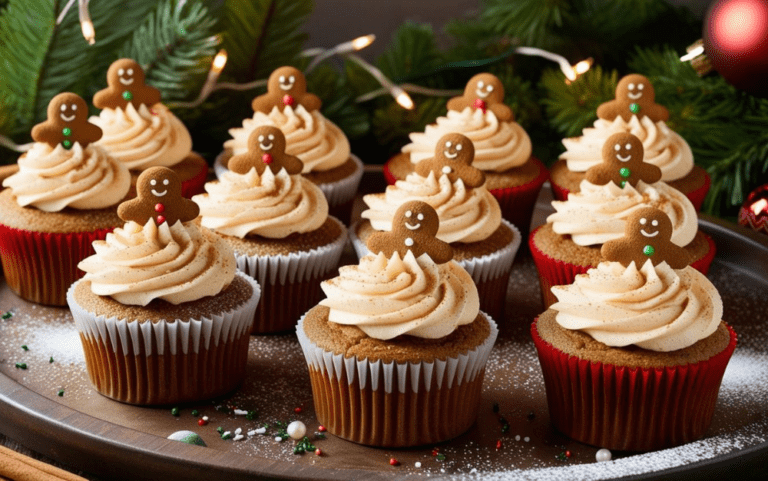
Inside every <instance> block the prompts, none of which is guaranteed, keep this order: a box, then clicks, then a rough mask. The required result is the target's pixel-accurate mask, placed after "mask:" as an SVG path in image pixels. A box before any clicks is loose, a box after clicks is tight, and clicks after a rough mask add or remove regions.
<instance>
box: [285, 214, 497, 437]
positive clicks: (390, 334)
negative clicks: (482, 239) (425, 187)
mask: <svg viewBox="0 0 768 481" xmlns="http://www.w3.org/2000/svg"><path fill="white" fill-rule="evenodd" d="M438 224H439V220H438V217H437V213H436V212H435V210H434V209H432V208H431V207H430V206H429V205H428V204H426V203H424V202H418V201H413V202H407V203H406V204H403V205H402V206H401V208H400V209H398V211H397V213H396V215H395V218H394V221H393V225H392V228H391V229H390V230H391V231H390V232H381V233H377V234H375V235H374V236H372V237H371V238H370V240H369V243H368V247H369V248H370V250H371V252H373V254H369V255H367V256H365V257H363V258H362V259H361V260H360V264H359V265H355V266H344V267H341V268H340V269H339V277H336V278H334V279H331V280H329V281H325V282H323V284H322V288H323V291H325V293H326V295H327V298H326V299H324V300H323V301H321V302H320V305H318V306H316V307H314V308H312V309H311V310H310V311H309V312H307V313H306V315H305V316H304V317H303V318H302V320H301V321H300V322H299V325H298V326H297V328H296V333H297V335H298V338H299V343H300V344H301V348H302V350H303V351H304V355H305V357H306V360H307V365H308V367H309V374H310V379H311V381H312V395H313V398H314V403H315V412H316V414H317V419H318V421H319V422H320V423H321V424H322V425H323V426H325V427H326V428H327V429H328V432H330V433H331V434H334V435H336V436H339V437H341V438H344V439H348V440H350V441H354V442H356V443H360V444H366V445H371V446H382V447H406V446H416V445H423V444H432V443H437V442H441V441H445V440H447V439H451V438H453V437H455V436H458V435H460V434H461V433H463V432H465V431H466V430H467V429H469V428H470V427H471V426H472V424H473V423H474V422H475V418H476V416H477V410H478V407H479V403H480V394H481V391H482V384H483V377H484V374H485V364H486V361H487V360H488V356H489V354H490V351H491V348H492V347H493V343H494V341H495V340H496V336H497V334H498V329H497V327H496V324H495V323H494V322H493V320H492V319H491V318H490V317H489V316H487V315H485V314H483V313H482V312H480V311H479V309H478V306H479V299H478V295H477V290H476V289H475V287H474V283H473V282H472V279H471V278H470V276H469V275H468V274H467V272H466V271H465V270H464V269H463V268H462V267H461V266H459V264H458V263H456V262H454V261H453V260H451V255H452V252H451V251H452V249H451V247H450V245H448V244H446V243H444V242H442V241H440V240H439V239H437V238H436V237H435V235H436V234H437V231H438Z"/></svg>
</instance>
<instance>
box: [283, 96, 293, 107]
mask: <svg viewBox="0 0 768 481" xmlns="http://www.w3.org/2000/svg"><path fill="white" fill-rule="evenodd" d="M294 102H296V100H294V98H293V97H292V96H290V95H288V94H285V95H283V105H288V106H293V104H294Z"/></svg>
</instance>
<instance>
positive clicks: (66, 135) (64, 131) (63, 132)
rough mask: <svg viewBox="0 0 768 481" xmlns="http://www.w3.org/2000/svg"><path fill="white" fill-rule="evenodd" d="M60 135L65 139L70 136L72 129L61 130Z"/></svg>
mask: <svg viewBox="0 0 768 481" xmlns="http://www.w3.org/2000/svg"><path fill="white" fill-rule="evenodd" d="M61 133H62V134H64V136H65V137H69V136H70V135H72V129H70V128H69V127H64V128H63V129H61Z"/></svg>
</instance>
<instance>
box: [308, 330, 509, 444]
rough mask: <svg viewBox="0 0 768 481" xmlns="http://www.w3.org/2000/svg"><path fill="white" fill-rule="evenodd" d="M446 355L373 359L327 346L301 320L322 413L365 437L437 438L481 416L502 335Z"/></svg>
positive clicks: (360, 439) (336, 426) (351, 434)
mask: <svg viewBox="0 0 768 481" xmlns="http://www.w3.org/2000/svg"><path fill="white" fill-rule="evenodd" d="M486 317H487V319H488V322H489V323H490V326H491V333H490V335H489V336H488V338H487V339H486V340H485V341H484V342H483V343H482V344H481V345H479V346H477V347H476V348H475V349H473V350H471V351H469V352H467V353H464V354H461V355H459V356H458V357H451V358H447V359H446V360H444V361H441V360H436V361H434V362H420V363H411V362H408V363H402V364H398V363H394V362H392V363H383V362H381V360H379V361H376V362H371V361H369V360H367V359H358V358H357V357H351V358H344V356H343V355H342V354H334V353H333V352H332V351H326V350H324V349H322V348H320V347H319V346H318V345H317V344H315V343H313V342H312V341H310V340H309V338H308V337H307V335H306V333H305V332H304V328H303V322H304V318H303V317H302V319H301V320H300V321H299V324H298V326H297V327H296V335H297V336H298V338H299V344H300V345H301V348H302V350H303V351H304V356H305V358H306V360H307V366H308V368H309V372H310V378H311V380H312V393H313V397H314V401H315V412H316V413H317V417H318V420H319V421H320V423H322V424H323V426H325V427H326V428H327V429H328V430H329V432H331V433H332V434H334V435H336V436H339V437H342V438H345V439H348V440H350V441H354V442H357V443H361V444H368V445H375V446H390V447H404V446H416V445H420V444H428V443H435V442H440V441H444V440H447V439H450V438H452V437H455V436H458V435H459V434H461V433H463V432H464V431H466V430H467V429H469V427H470V426H471V425H472V424H473V423H474V421H475V418H476V416H477V407H478V405H479V402H480V391H481V389H482V382H483V377H484V374H485V364H486V362H487V361H488V356H489V355H490V352H491V348H492V347H493V344H494V342H495V341H496V337H497V335H498V328H497V326H496V323H495V322H493V320H492V319H491V318H490V317H488V316H486Z"/></svg>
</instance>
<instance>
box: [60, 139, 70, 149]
mask: <svg viewBox="0 0 768 481" xmlns="http://www.w3.org/2000/svg"><path fill="white" fill-rule="evenodd" d="M61 145H63V146H64V148H65V149H71V148H72V141H71V140H65V141H64V142H62V143H61Z"/></svg>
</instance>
